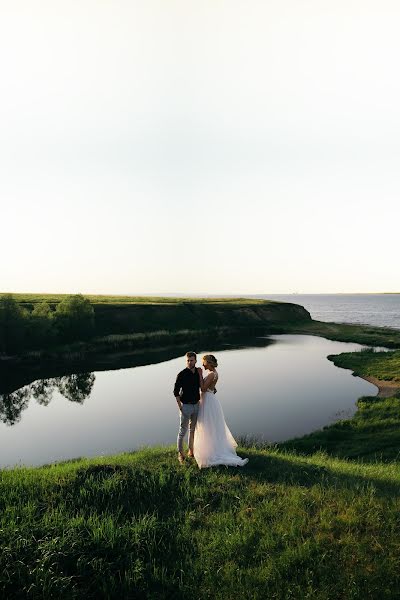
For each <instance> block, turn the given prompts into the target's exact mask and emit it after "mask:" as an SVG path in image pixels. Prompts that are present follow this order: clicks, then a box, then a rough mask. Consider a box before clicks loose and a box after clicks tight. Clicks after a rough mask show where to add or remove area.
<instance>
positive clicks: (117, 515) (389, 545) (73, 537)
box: [0, 448, 400, 600]
mask: <svg viewBox="0 0 400 600" xmlns="http://www.w3.org/2000/svg"><path fill="white" fill-rule="evenodd" d="M239 454H240V455H242V456H248V457H249V458H250V462H249V463H248V465H247V466H246V467H244V468H243V470H239V469H232V468H225V467H218V468H213V469H210V470H208V469H205V470H201V471H199V470H198V468H197V466H195V464H194V463H193V462H187V463H186V464H185V465H183V466H181V465H179V464H178V462H177V460H176V453H175V450H174V449H173V448H153V449H144V450H142V451H138V452H135V453H132V454H122V455H118V456H113V457H107V458H96V459H82V460H77V461H69V462H68V463H65V464H59V465H56V466H49V467H42V468H38V469H28V468H22V469H16V470H12V471H4V470H3V471H2V472H1V473H0V486H1V494H0V498H1V502H2V507H1V508H2V510H1V517H0V518H1V541H2V553H1V555H0V567H1V568H0V589H1V590H2V592H3V597H4V598H27V597H29V598H46V599H47V598H49V599H50V598H68V599H75V598H76V599H78V598H88V599H89V598H96V599H99V598H149V599H150V598H151V599H161V598H163V599H164V598H165V599H166V598H177V599H180V598H182V599H183V598H193V599H198V600H201V599H206V598H210V599H211V598H212V599H214V598H215V599H220V600H222V599H223V600H225V599H227V598H228V599H230V598H232V599H233V598H235V599H237V600H241V599H243V600H256V599H263V600H264V599H265V598H268V599H278V598H279V599H282V600H283V599H285V600H286V599H290V598H292V599H294V600H299V599H301V598H310V599H313V600H314V599H328V598H329V599H331V598H332V599H333V598H346V600H347V599H352V598H353V599H355V598H357V599H358V598H360V599H361V598H377V599H378V598H379V599H381V598H394V597H396V596H394V595H393V592H394V590H396V589H397V587H398V585H399V583H400V542H399V533H400V532H399V518H398V514H399V509H400V498H399V492H400V472H399V466H398V464H397V463H391V464H385V465H383V464H380V463H376V464H369V465H365V464H361V463H359V462H356V461H354V462H353V461H346V460H339V459H335V458H330V457H328V456H327V455H324V454H321V453H317V454H314V455H312V456H309V457H302V456H298V455H296V454H293V453H285V452H279V451H277V450H274V449H266V450H261V449H258V448H241V449H239Z"/></svg>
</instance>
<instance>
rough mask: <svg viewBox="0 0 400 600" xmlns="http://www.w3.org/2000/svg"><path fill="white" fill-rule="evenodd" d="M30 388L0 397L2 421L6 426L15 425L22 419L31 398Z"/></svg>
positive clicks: (0, 416) (0, 417) (26, 387)
mask: <svg viewBox="0 0 400 600" xmlns="http://www.w3.org/2000/svg"><path fill="white" fill-rule="evenodd" d="M30 395H31V394H30V389H29V386H25V387H23V388H21V389H20V390H16V391H15V392H12V393H11V394H1V395H0V419H1V420H2V421H3V423H5V424H6V425H15V423H18V421H19V420H20V418H21V412H22V411H23V410H24V409H25V408H26V407H27V406H28V402H29V398H30Z"/></svg>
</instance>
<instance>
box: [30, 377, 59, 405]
mask: <svg viewBox="0 0 400 600" xmlns="http://www.w3.org/2000/svg"><path fill="white" fill-rule="evenodd" d="M29 387H30V389H31V394H32V396H33V398H35V400H36V402H38V403H39V404H41V405H42V406H47V405H48V404H50V401H51V399H52V397H53V391H54V388H55V387H56V379H55V378H51V379H38V380H37V381H34V382H33V383H31V385H30V386H29Z"/></svg>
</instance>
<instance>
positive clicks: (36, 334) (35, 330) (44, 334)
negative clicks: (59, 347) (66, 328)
mask: <svg viewBox="0 0 400 600" xmlns="http://www.w3.org/2000/svg"><path fill="white" fill-rule="evenodd" d="M53 314H54V313H53V312H52V310H51V308H50V305H49V304H48V303H47V302H40V303H38V304H35V307H34V309H33V311H32V313H31V314H30V317H29V330H30V338H31V339H30V342H31V343H30V345H32V346H33V347H35V346H36V347H44V346H45V345H46V343H47V344H49V343H51V341H52V339H53V337H54V331H53V329H54V319H53Z"/></svg>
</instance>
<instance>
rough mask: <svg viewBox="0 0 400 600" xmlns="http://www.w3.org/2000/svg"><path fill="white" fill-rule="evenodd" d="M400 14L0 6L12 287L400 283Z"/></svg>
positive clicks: (343, 2)
mask: <svg viewBox="0 0 400 600" xmlns="http://www.w3.org/2000/svg"><path fill="white" fill-rule="evenodd" d="M399 31H400V5H399V4H398V2H396V1H394V0H393V1H389V0H370V1H368V0H335V1H333V0H331V1H330V2H327V1H325V0H275V1H269V0H262V1H256V0H241V1H238V0H201V1H200V0H159V1H155V0H126V1H122V0H107V1H106V0H48V1H46V0H36V1H35V2H32V1H31V0H25V1H24V0H0V66H1V69H0V202H1V236H0V252H1V262H0V291H2V292H54V293H55V292H59V293H78V292H81V293H104V294H111V293H113V294H146V293H173V292H177V293H182V294H184V293H188V294H193V293H208V294H213V293H215V294H224V293H225V294H236V293H238V294H257V293H266V294H267V293H290V292H293V291H297V292H300V293H301V292H302V293H318V292H321V293H322V292H326V293H330V292H331V293H333V292H382V291H400V280H399V273H400V269H399V266H398V263H399V260H398V259H399V255H400V251H399V241H398V240H399V227H400V202H399V200H400V109H399V107H400V77H399V74H398V71H399V62H400V36H399Z"/></svg>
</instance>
